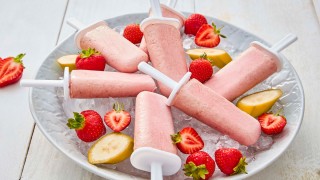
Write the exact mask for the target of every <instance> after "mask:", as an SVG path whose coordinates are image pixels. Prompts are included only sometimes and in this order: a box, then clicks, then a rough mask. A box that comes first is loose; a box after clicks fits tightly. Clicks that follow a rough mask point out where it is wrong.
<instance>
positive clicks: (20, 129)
mask: <svg viewBox="0 0 320 180" xmlns="http://www.w3.org/2000/svg"><path fill="white" fill-rule="evenodd" d="M66 2H67V1H66V0H59V1H55V2H52V1H50V0H34V1H21V0H20V1H19V0H12V1H5V0H0V4H1V6H0V12H1V16H0V24H1V28H0V39H1V40H0V57H7V56H16V55H17V54H19V53H26V54H27V55H26V57H25V58H24V65H25V67H26V68H25V71H24V74H23V78H33V76H34V75H35V72H36V70H37V69H38V67H39V65H40V64H41V63H42V60H43V59H44V58H45V57H46V56H47V54H48V53H49V51H50V49H52V48H53V47H54V45H55V43H56V41H57V37H58V36H57V35H58V32H59V30H60V24H61V19H62V17H63V14H64V7H65V5H66ZM44 24H45V25H46V26H43V25H44ZM28 92H29V91H28V88H20V87H19V84H18V83H17V84H15V85H11V86H8V87H5V88H1V89H0V97H1V101H0V109H1V110H0V111H1V121H0V144H1V148H0V154H1V155H2V158H1V159H2V160H1V161H2V163H1V165H0V179H9V180H11V179H19V177H20V174H21V171H22V168H23V164H24V162H25V156H26V152H27V150H28V147H29V141H30V137H31V135H32V132H33V128H34V121H33V118H32V116H31V113H30V110H29V108H28V107H29V105H28Z"/></svg>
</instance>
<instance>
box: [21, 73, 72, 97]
mask: <svg viewBox="0 0 320 180" xmlns="http://www.w3.org/2000/svg"><path fill="white" fill-rule="evenodd" d="M20 86H21V87H63V95H64V99H68V98H69V97H70V95H69V67H65V68H64V78H63V80H35V79H22V80H21V81H20Z"/></svg>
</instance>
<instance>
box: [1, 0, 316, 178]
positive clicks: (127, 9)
mask: <svg viewBox="0 0 320 180" xmlns="http://www.w3.org/2000/svg"><path fill="white" fill-rule="evenodd" d="M195 1H196V2H195V6H193V0H180V1H179V2H178V5H177V8H178V9H179V10H183V11H194V10H195V12H197V13H202V14H204V15H208V16H212V17H217V18H219V19H221V20H224V21H226V22H229V23H231V24H234V25H236V26H238V27H240V28H242V29H245V30H248V31H249V32H252V33H253V34H255V35H257V36H259V37H262V38H263V39H265V40H267V41H268V42H270V43H272V42H275V41H276V40H279V39H280V38H281V37H283V36H284V35H285V34H287V33H289V32H292V33H294V34H296V35H297V36H298V37H299V40H298V42H297V43H295V44H293V45H292V46H290V47H289V48H288V49H286V50H285V51H284V52H283V53H284V55H285V56H286V57H287V58H288V59H289V60H290V62H291V63H292V65H293V66H294V68H295V69H296V71H297V72H298V74H299V76H300V78H301V81H302V83H303V86H304V92H305V97H306V107H305V116H304V121H303V124H302V127H301V129H300V132H299V134H298V135H297V137H296V138H295V140H294V141H293V143H292V144H291V146H290V147H289V148H288V150H287V151H286V152H285V153H284V154H283V155H282V156H281V157H280V158H279V159H278V160H277V161H276V162H274V163H273V164H272V165H270V166H269V167H267V168H266V169H265V170H263V171H261V172H260V173H258V174H256V175H254V176H253V177H252V178H250V179H320V140H319V139H320V133H319V131H320V123H319V120H320V111H319V104H318V103H319V102H320V96H319V90H320V71H319V69H320V61H319V57H320V55H319V53H320V25H319V21H318V19H317V15H316V13H315V12H316V11H315V8H314V4H313V1H312V0H263V1H256V0H246V1H243V0H230V1H218V0H195ZM315 1H316V0H315ZM319 4H320V3H318V5H319ZM148 7H149V3H148V0H135V1H133V0H90V1H88V0H54V1H52V0H33V1H26V0H10V1H9V0H0V57H3V58H4V57H7V56H15V55H17V54H19V53H21V52H25V53H27V55H26V57H25V58H24V64H25V67H26V69H25V71H24V74H23V78H33V77H34V75H35V74H36V72H37V69H38V68H39V66H40V65H41V63H42V61H43V60H44V59H45V57H46V56H47V55H48V53H49V52H50V51H51V50H52V49H53V48H54V47H55V45H57V43H59V42H60V41H62V40H63V39H64V38H66V37H67V36H68V35H70V34H71V33H72V32H73V31H74V30H73V29H72V28H70V27H68V26H67V25H66V24H65V21H66V19H68V18H69V17H76V18H78V19H80V20H82V21H83V22H84V23H91V22H93V21H95V20H98V19H106V18H111V17H115V16H119V15H123V14H128V13H139V12H147V10H148ZM194 8H195V9H194ZM318 9H319V7H318ZM0 155H1V163H0V179H1V180H2V179H3V180H15V179H31V180H42V179H46V180H62V179H66V180H78V179H92V180H98V179H102V178H100V177H98V176H96V175H93V174H92V173H90V172H88V171H86V170H84V169H82V168H81V167H79V166H78V165H76V164H75V163H74V162H72V161H71V160H69V159H68V158H67V157H66V156H65V155H63V154H62V153H61V152H60V151H58V150H57V149H56V148H54V147H53V146H52V145H51V144H50V143H49V142H48V141H47V140H46V139H45V137H44V136H43V135H42V134H41V132H40V131H39V129H38V128H37V126H36V125H35V124H34V121H33V118H32V116H31V113H30V111H29V105H28V89H27V88H20V87H19V85H18V84H15V85H12V86H8V87H6V88H2V89H0Z"/></svg>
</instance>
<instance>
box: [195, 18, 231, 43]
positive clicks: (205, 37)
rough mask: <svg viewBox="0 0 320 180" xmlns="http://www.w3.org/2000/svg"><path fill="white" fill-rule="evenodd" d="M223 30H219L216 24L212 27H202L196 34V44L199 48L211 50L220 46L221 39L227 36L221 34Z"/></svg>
mask: <svg viewBox="0 0 320 180" xmlns="http://www.w3.org/2000/svg"><path fill="white" fill-rule="evenodd" d="M222 28H223V27H221V28H219V29H217V28H216V25H215V24H214V23H212V26H211V25H209V24H204V25H202V26H201V27H200V29H199V31H198V32H197V34H196V38H195V43H196V44H197V45H198V46H202V47H209V48H212V47H216V46H218V45H219V43H220V37H222V38H226V36H225V35H222V34H220V31H221V29H222Z"/></svg>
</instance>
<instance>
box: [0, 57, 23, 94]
mask: <svg viewBox="0 0 320 180" xmlns="http://www.w3.org/2000/svg"><path fill="white" fill-rule="evenodd" d="M24 56H25V54H19V55H18V56H17V57H8V58H5V59H2V60H1V59H0V88H1V87H4V86H7V85H9V84H13V83H15V82H18V81H19V80H20V79H21V77H22V73H23V69H24V66H23V63H22V58H23V57H24Z"/></svg>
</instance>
